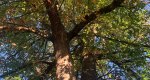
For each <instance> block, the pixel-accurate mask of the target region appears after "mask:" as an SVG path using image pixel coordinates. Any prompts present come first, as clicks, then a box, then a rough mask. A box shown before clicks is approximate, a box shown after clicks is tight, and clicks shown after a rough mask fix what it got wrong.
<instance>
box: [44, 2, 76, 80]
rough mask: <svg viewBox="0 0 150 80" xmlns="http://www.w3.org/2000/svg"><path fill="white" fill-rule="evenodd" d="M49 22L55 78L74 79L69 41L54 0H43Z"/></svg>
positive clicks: (61, 79) (62, 79)
mask: <svg viewBox="0 0 150 80" xmlns="http://www.w3.org/2000/svg"><path fill="white" fill-rule="evenodd" d="M43 1H44V4H45V7H46V10H47V13H48V16H49V20H50V23H51V27H50V28H51V31H52V41H53V44H54V53H55V58H56V79H57V80H75V77H74V70H73V64H72V62H71V56H70V51H69V41H68V37H67V32H66V31H65V27H64V25H62V23H61V19H60V16H59V14H58V11H57V6H56V5H57V1H56V0H43Z"/></svg>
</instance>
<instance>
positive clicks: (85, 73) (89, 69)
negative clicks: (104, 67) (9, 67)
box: [81, 54, 97, 80]
mask: <svg viewBox="0 0 150 80" xmlns="http://www.w3.org/2000/svg"><path fill="white" fill-rule="evenodd" d="M95 63H96V60H95V58H94V56H93V55H92V54H89V55H86V56H84V58H83V61H82V75H81V80H97V75H96V64H95Z"/></svg>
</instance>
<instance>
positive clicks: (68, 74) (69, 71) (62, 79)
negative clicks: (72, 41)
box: [53, 32, 75, 80]
mask: <svg viewBox="0 0 150 80" xmlns="http://www.w3.org/2000/svg"><path fill="white" fill-rule="evenodd" d="M54 35H55V40H54V42H53V43H54V51H55V57H56V78H57V80H75V77H74V71H73V64H72V62H71V56H70V51H69V45H68V44H69V43H68V41H67V36H66V33H64V32H58V33H57V34H56V33H55V34H54Z"/></svg>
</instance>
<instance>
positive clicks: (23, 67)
mask: <svg viewBox="0 0 150 80" xmlns="http://www.w3.org/2000/svg"><path fill="white" fill-rule="evenodd" d="M38 63H44V64H47V65H49V68H48V69H49V71H47V72H46V73H47V74H48V72H50V71H51V70H52V68H54V66H55V61H53V62H46V61H37V62H29V63H26V64H24V65H22V66H20V67H18V68H16V69H15V70H12V71H10V72H6V73H4V74H2V75H0V77H6V76H8V75H12V74H14V73H16V72H19V71H21V70H23V69H25V68H28V67H31V66H32V65H33V64H38Z"/></svg>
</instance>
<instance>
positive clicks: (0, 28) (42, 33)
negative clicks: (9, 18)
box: [0, 26, 48, 38]
mask: <svg viewBox="0 0 150 80" xmlns="http://www.w3.org/2000/svg"><path fill="white" fill-rule="evenodd" d="M3 30H5V31H18V32H31V33H34V34H36V35H39V36H41V37H43V38H48V33H47V31H46V30H39V29H37V28H31V27H30V28H29V27H22V26H19V27H9V26H0V31H3Z"/></svg>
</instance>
